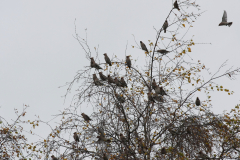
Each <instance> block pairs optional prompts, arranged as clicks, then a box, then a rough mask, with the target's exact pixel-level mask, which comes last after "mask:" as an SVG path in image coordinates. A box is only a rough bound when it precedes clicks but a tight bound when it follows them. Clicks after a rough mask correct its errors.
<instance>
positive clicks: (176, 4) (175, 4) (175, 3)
mask: <svg viewBox="0 0 240 160" xmlns="http://www.w3.org/2000/svg"><path fill="white" fill-rule="evenodd" d="M173 6H174V8H176V9H178V10H180V9H179V6H178V3H177V0H176V1H175V2H174V4H173Z"/></svg>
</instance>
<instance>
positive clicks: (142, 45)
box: [140, 41, 148, 52]
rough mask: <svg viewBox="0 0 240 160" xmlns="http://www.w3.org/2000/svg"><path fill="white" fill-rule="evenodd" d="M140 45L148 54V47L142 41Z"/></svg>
mask: <svg viewBox="0 0 240 160" xmlns="http://www.w3.org/2000/svg"><path fill="white" fill-rule="evenodd" d="M140 45H141V48H142V50H144V51H146V52H148V49H147V47H146V45H145V44H144V43H143V42H142V41H140Z"/></svg>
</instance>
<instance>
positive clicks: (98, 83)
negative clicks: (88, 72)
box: [93, 74, 103, 86]
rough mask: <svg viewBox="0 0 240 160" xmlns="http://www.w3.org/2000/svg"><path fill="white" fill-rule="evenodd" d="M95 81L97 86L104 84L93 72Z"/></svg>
mask: <svg viewBox="0 0 240 160" xmlns="http://www.w3.org/2000/svg"><path fill="white" fill-rule="evenodd" d="M93 81H94V84H95V85H96V86H102V85H103V83H102V82H100V81H99V79H98V78H97V76H96V74H93Z"/></svg>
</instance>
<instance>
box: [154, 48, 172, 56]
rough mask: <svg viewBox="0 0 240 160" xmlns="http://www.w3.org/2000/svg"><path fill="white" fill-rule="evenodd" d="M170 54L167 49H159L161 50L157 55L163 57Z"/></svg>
mask: <svg viewBox="0 0 240 160" xmlns="http://www.w3.org/2000/svg"><path fill="white" fill-rule="evenodd" d="M169 52H170V51H167V50H166V49H159V50H157V53H161V54H162V55H166V54H167V53H169Z"/></svg>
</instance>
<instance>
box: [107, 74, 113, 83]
mask: <svg viewBox="0 0 240 160" xmlns="http://www.w3.org/2000/svg"><path fill="white" fill-rule="evenodd" d="M108 83H114V80H113V79H112V77H111V76H110V75H108Z"/></svg>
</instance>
